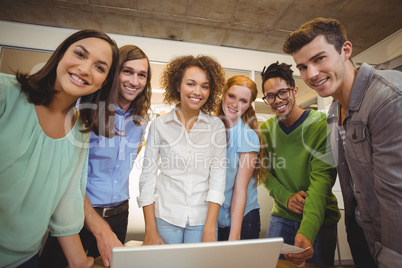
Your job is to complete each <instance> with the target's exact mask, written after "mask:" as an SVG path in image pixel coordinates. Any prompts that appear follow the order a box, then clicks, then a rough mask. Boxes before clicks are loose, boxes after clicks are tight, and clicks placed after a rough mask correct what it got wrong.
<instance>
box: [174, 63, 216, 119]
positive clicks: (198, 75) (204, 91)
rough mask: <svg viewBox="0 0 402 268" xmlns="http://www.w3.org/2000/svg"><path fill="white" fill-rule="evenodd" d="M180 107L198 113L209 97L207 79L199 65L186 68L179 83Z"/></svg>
mask: <svg viewBox="0 0 402 268" xmlns="http://www.w3.org/2000/svg"><path fill="white" fill-rule="evenodd" d="M179 92H180V102H181V105H180V109H181V110H182V111H183V112H184V111H188V112H192V113H198V112H199V110H200V109H201V107H202V106H203V105H204V104H205V103H206V102H207V100H208V97H209V92H210V88H209V80H208V78H207V74H206V72H205V71H204V70H202V69H200V68H199V67H190V68H188V69H187V70H186V71H185V72H184V75H183V79H182V80H181V85H180V89H179Z"/></svg>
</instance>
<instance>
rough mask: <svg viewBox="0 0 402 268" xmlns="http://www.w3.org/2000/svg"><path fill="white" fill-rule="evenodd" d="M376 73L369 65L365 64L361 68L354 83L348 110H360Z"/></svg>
mask: <svg viewBox="0 0 402 268" xmlns="http://www.w3.org/2000/svg"><path fill="white" fill-rule="evenodd" d="M374 73H375V69H374V68H373V67H372V66H370V65H368V64H367V63H363V64H362V65H361V66H360V68H359V70H358V72H357V75H356V77H355V80H354V82H353V86H352V90H351V91H350V101H349V108H348V110H351V111H357V110H359V109H360V106H361V104H362V102H363V98H364V95H365V94H366V91H367V89H368V87H369V84H370V81H371V79H372V77H373V76H374Z"/></svg>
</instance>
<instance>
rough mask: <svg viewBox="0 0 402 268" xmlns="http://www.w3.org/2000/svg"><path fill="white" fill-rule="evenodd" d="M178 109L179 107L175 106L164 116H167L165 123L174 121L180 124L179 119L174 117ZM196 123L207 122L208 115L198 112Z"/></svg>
mask: <svg viewBox="0 0 402 268" xmlns="http://www.w3.org/2000/svg"><path fill="white" fill-rule="evenodd" d="M178 109H179V107H178V105H176V106H175V107H174V108H173V109H172V110H171V111H170V112H169V113H167V114H166V116H167V118H166V122H170V121H176V122H178V123H180V124H181V122H180V121H179V119H178V118H177V115H176V110H178ZM198 121H204V122H208V114H206V113H205V112H204V111H202V110H200V112H199V113H198V118H197V122H198ZM197 122H196V123H197Z"/></svg>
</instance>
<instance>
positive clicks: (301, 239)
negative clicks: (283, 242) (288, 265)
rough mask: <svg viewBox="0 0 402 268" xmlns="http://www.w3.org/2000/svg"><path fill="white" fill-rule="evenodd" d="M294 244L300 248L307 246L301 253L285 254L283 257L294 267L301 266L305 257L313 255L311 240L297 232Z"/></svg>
mask: <svg viewBox="0 0 402 268" xmlns="http://www.w3.org/2000/svg"><path fill="white" fill-rule="evenodd" d="M295 246H296V247H300V248H309V249H307V250H306V251H303V252H301V253H290V254H286V255H285V258H286V259H288V260H289V261H290V262H292V263H293V264H294V265H296V267H303V266H304V263H305V261H306V260H307V259H310V258H311V257H313V254H314V249H313V244H312V243H311V241H310V240H309V239H308V238H307V237H305V236H304V235H302V234H300V233H298V234H297V235H296V237H295Z"/></svg>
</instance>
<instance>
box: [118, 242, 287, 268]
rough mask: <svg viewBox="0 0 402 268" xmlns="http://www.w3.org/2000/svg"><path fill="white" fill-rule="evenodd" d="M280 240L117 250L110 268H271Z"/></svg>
mask: <svg viewBox="0 0 402 268" xmlns="http://www.w3.org/2000/svg"><path fill="white" fill-rule="evenodd" d="M282 244H283V238H261V239H250V240H240V241H220V242H205V243H189V244H169V245H155V246H139V247H118V248H113V250H112V260H111V266H110V267H111V268H126V267H130V268H131V267H133V268H148V267H149V268H165V267H166V268H170V267H171V268H225V267H230V268H245V267H253V268H262V267H264V268H275V267H276V264H277V262H278V258H279V253H280V251H281V248H282Z"/></svg>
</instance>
